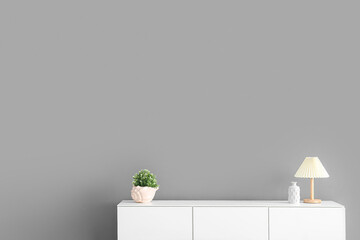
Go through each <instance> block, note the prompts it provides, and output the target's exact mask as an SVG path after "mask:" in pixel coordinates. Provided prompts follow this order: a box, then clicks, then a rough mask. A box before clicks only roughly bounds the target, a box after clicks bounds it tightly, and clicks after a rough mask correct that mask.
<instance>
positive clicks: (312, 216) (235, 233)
mask: <svg viewBox="0 0 360 240" xmlns="http://www.w3.org/2000/svg"><path fill="white" fill-rule="evenodd" d="M117 211H118V240H345V239H346V237H345V208H344V206H342V205H340V204H338V203H335V202H331V201H323V202H322V203H321V204H316V205H315V204H303V203H302V204H300V205H291V204H288V203H287V202H285V201H210V200H209V201H153V202H152V203H148V204H140V203H135V202H133V201H128V200H125V201H122V202H121V203H120V204H119V205H118V207H117Z"/></svg>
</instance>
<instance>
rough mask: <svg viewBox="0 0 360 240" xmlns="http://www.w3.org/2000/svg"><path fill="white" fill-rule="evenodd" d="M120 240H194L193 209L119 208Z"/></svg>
mask: <svg viewBox="0 0 360 240" xmlns="http://www.w3.org/2000/svg"><path fill="white" fill-rule="evenodd" d="M118 240H192V208H191V207H118Z"/></svg>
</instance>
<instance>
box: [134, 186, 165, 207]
mask: <svg viewBox="0 0 360 240" xmlns="http://www.w3.org/2000/svg"><path fill="white" fill-rule="evenodd" d="M158 189H159V188H152V187H139V186H136V187H135V186H133V188H132V189H131V197H132V199H134V201H135V202H137V203H148V202H151V201H152V200H153V198H154V196H155V193H156V191H157V190H158Z"/></svg>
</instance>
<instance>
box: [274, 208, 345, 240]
mask: <svg viewBox="0 0 360 240" xmlns="http://www.w3.org/2000/svg"><path fill="white" fill-rule="evenodd" d="M269 213H270V216H269V220H270V240H290V239H291V240H345V239H346V237H345V236H346V234H345V209H344V208H313V209H310V208H270V209H269Z"/></svg>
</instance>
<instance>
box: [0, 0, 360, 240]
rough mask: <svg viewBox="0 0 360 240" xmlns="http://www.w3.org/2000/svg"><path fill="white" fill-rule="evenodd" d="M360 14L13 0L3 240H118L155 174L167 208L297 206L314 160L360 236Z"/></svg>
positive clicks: (3, 101) (3, 57)
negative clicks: (123, 217)
mask: <svg viewBox="0 0 360 240" xmlns="http://www.w3.org/2000/svg"><path fill="white" fill-rule="evenodd" d="M358 9H359V3H358V2H357V3H355V2H353V3H350V2H344V1H338V2H332V1H326V2H325V1H324V2H317V1H311V2H308V3H307V2H296V3H293V2H292V3H290V2H282V3H276V2H272V1H266V2H264V3H259V2H251V3H250V2H246V3H239V2H229V1H217V2H212V1H203V2H198V1H190V2H186V1H179V2H177V3H173V2H172V3H170V2H169V1H163V2H157V1H144V2H141V1H140V2H139V1H129V2H124V1H78V0H75V1H74V0H71V1H45V0H44V1H20V2H18V1H1V3H0V13H1V14H0V20H1V21H0V34H1V38H0V44H1V45H0V61H1V62H0V67H1V71H0V77H1V78H0V80H1V83H0V84H1V86H0V105H1V117H0V121H1V124H0V146H1V150H0V161H1V167H0V203H1V204H0V208H1V211H0V213H1V214H0V239H4V240H18V239H28V240H39V239H44V240H49V239H51V240H65V239H66V240H67V239H69V240H73V239H77V240H97V239H101V240H107V239H108V240H110V239H111V240H115V239H116V204H117V203H118V202H120V201H121V200H123V199H129V198H130V195H129V192H130V189H131V177H132V175H133V174H134V173H135V172H136V171H138V170H139V169H141V168H148V169H150V170H151V171H153V172H155V173H156V174H157V176H158V180H159V183H160V185H161V186H160V190H159V191H158V193H157V195H156V198H157V199H286V197H287V187H288V186H289V184H290V181H293V180H294V178H293V175H294V173H295V172H296V170H297V168H298V167H299V166H300V164H301V162H302V161H303V159H304V158H305V157H306V156H319V157H320V159H321V160H322V162H323V164H324V166H325V167H326V169H327V170H328V172H329V174H330V176H331V177H330V178H329V179H323V180H319V181H317V182H316V195H317V196H318V197H321V198H322V199H328V200H335V201H338V202H340V203H342V204H344V205H346V207H347V234H348V238H347V239H351V240H355V239H359V238H360V230H359V228H358V225H359V221H360V207H359V203H358V201H359V198H360V193H359V191H360V190H359V187H358V181H357V179H358V171H359V166H360V164H359V155H360V154H359V134H360V126H359V123H360V121H359V120H360V113H359V101H360V96H359V83H358V81H359V77H360V74H359V63H360V58H359V54H360V47H359V46H360V45H359V42H360V34H359V31H358V28H359V21H360V15H359V14H358ZM299 184H300V186H301V188H302V197H306V196H308V195H309V186H308V185H309V182H308V181H305V180H299Z"/></svg>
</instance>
